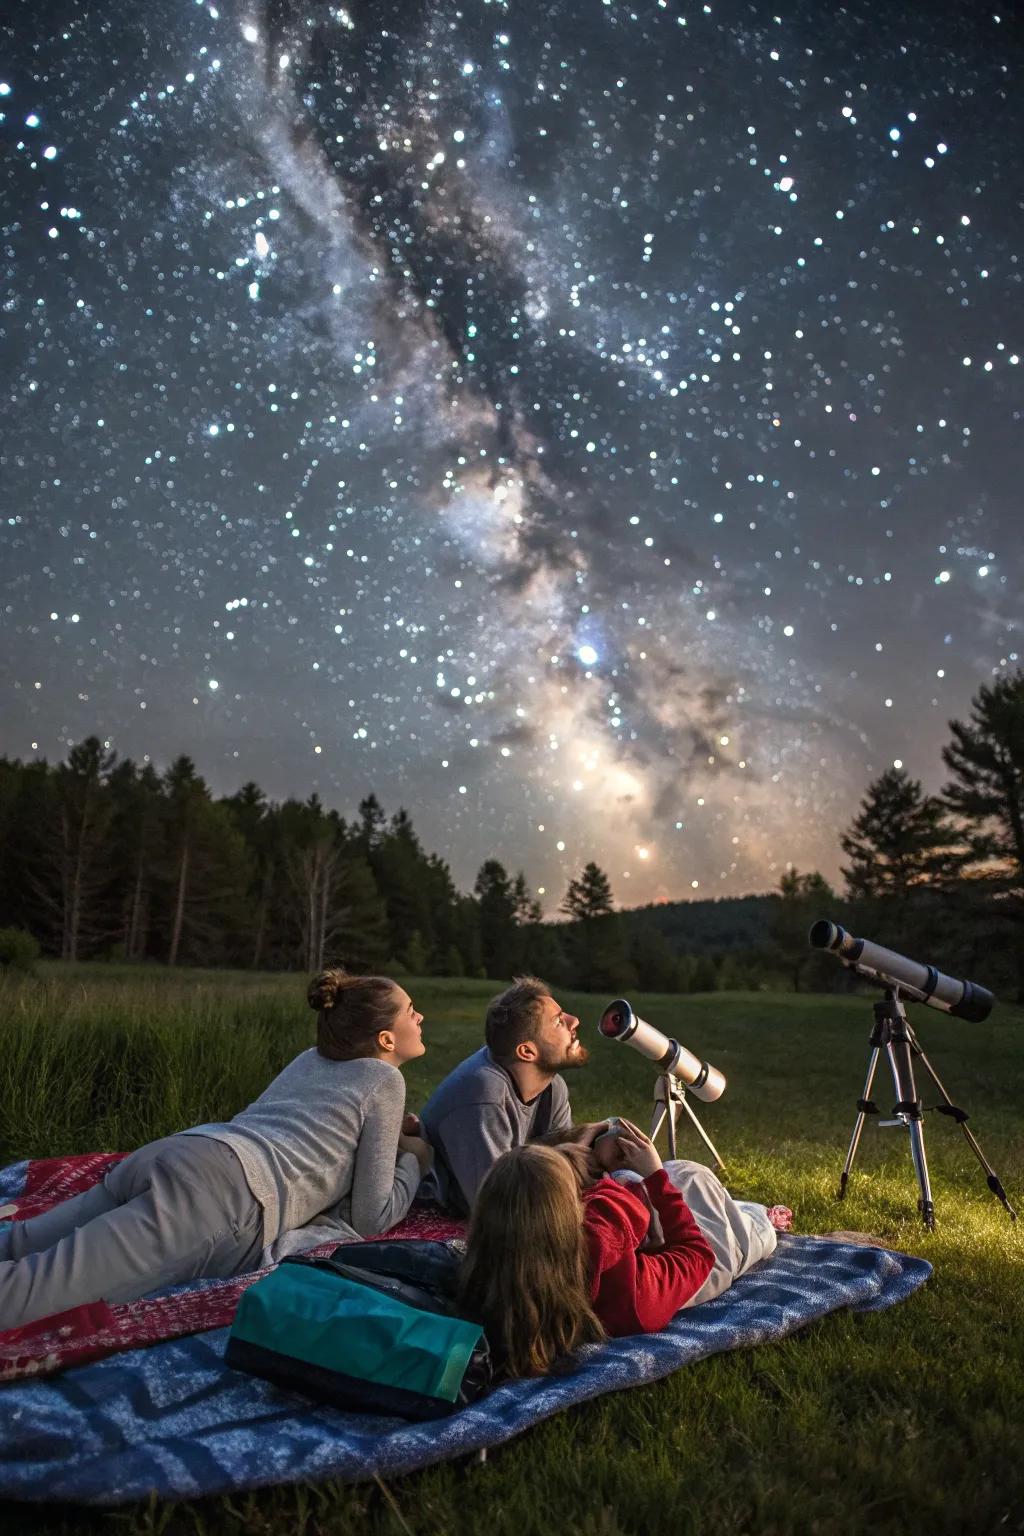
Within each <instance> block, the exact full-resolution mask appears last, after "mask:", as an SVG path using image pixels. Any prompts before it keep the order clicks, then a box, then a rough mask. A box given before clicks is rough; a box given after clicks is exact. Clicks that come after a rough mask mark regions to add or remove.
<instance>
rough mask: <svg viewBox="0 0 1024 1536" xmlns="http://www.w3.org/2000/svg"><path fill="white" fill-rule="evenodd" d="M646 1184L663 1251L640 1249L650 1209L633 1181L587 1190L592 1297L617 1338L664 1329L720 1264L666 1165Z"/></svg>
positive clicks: (611, 1182)
mask: <svg viewBox="0 0 1024 1536" xmlns="http://www.w3.org/2000/svg"><path fill="white" fill-rule="evenodd" d="M643 1187H644V1189H645V1190H646V1192H647V1194H648V1195H649V1197H650V1200H651V1204H652V1205H653V1206H654V1209H655V1210H656V1211H657V1213H658V1215H659V1217H660V1218H661V1226H662V1230H663V1232H664V1234H665V1246H664V1247H663V1248H661V1249H659V1250H658V1251H657V1252H656V1253H639V1252H638V1251H637V1250H638V1249H639V1246H640V1244H641V1243H642V1242H643V1240H644V1238H645V1237H646V1235H647V1227H648V1223H649V1221H650V1212H649V1211H648V1209H647V1207H646V1205H645V1204H644V1202H643V1201H642V1200H641V1199H640V1197H639V1196H638V1195H634V1194H631V1193H630V1190H629V1188H628V1187H627V1186H626V1185H624V1184H618V1183H616V1181H615V1180H614V1179H609V1178H603V1179H598V1181H597V1183H596V1184H595V1185H593V1186H592V1188H590V1189H588V1190H586V1191H585V1192H584V1195H583V1231H584V1234H585V1236H586V1239H587V1250H588V1253H589V1255H590V1273H591V1282H590V1300H591V1303H592V1305H593V1308H594V1311H595V1312H596V1313H597V1315H598V1317H599V1318H600V1320H601V1322H602V1323H603V1324H604V1326H605V1328H606V1329H607V1331H608V1333H609V1335H610V1336H611V1337H612V1338H617V1337H619V1336H620V1335H622V1334H626V1333H655V1332H656V1331H657V1330H658V1329H659V1328H664V1326H665V1324H666V1323H667V1322H669V1320H670V1319H671V1318H672V1317H674V1316H675V1314H676V1313H677V1312H678V1311H679V1308H680V1307H681V1306H683V1305H685V1303H686V1302H688V1301H689V1299H690V1297H691V1296H694V1295H696V1293H697V1292H698V1291H699V1290H700V1288H701V1286H702V1285H703V1284H704V1281H705V1280H706V1279H707V1277H708V1275H709V1274H710V1273H711V1271H712V1269H713V1268H714V1263H715V1256H714V1253H713V1252H712V1250H711V1247H710V1245H709V1243H708V1241H707V1239H706V1238H705V1237H704V1235H703V1233H702V1232H701V1230H700V1228H699V1227H698V1225H697V1223H696V1222H695V1221H694V1219H693V1216H692V1215H691V1214H690V1208H689V1206H688V1205H687V1204H686V1201H685V1200H684V1199H683V1197H682V1195H681V1194H680V1193H679V1191H678V1190H677V1189H675V1188H674V1186H673V1185H672V1184H671V1183H670V1182H669V1177H668V1174H667V1173H666V1172H665V1170H664V1168H659V1169H657V1171H656V1172H654V1173H652V1174H650V1175H649V1176H648V1177H647V1178H646V1179H644V1181H643Z"/></svg>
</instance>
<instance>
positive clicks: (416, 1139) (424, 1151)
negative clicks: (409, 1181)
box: [398, 1131, 434, 1173]
mask: <svg viewBox="0 0 1024 1536" xmlns="http://www.w3.org/2000/svg"><path fill="white" fill-rule="evenodd" d="M398 1150H399V1152H411V1153H412V1155H413V1157H415V1159H416V1161H417V1162H418V1163H419V1165H420V1172H421V1173H426V1172H427V1171H428V1170H429V1169H430V1168H431V1167H433V1163H434V1149H433V1147H432V1146H431V1145H430V1142H429V1141H424V1140H423V1137H422V1136H408V1135H407V1134H406V1133H405V1132H404V1131H403V1132H402V1134H401V1136H399V1138H398Z"/></svg>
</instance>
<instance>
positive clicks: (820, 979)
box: [770, 868, 836, 992]
mask: <svg viewBox="0 0 1024 1536" xmlns="http://www.w3.org/2000/svg"><path fill="white" fill-rule="evenodd" d="M779 897H780V899H779V902H778V904H777V906H776V907H775V909H774V910H773V912H772V916H771V920H770V927H771V934H772V938H773V939H774V941H775V945H776V951H777V955H778V959H779V962H780V964H782V965H783V966H784V967H785V968H786V970H787V971H788V973H789V976H790V978H791V980H792V984H793V991H794V992H799V991H800V986H801V982H807V981H810V982H812V983H813V984H814V985H816V986H821V985H827V978H828V976H829V974H830V973H829V970H828V969H827V967H829V966H830V965H831V964H832V962H831V961H830V960H829V957H828V956H823V955H821V954H820V953H819V952H818V951H812V950H811V949H810V948H809V946H808V938H807V936H808V934H809V932H810V929H811V924H812V923H814V922H816V921H817V919H818V918H820V917H827V916H829V914H830V913H831V912H832V911H833V910H834V909H835V903H836V897H835V892H834V891H833V890H832V887H831V886H830V885H829V883H828V881H827V880H826V879H825V877H824V875H821V874H819V873H818V871H817V870H814V871H813V872H812V873H811V874H808V875H801V874H799V873H798V872H797V870H795V869H792V868H791V869H788V870H787V871H786V873H785V874H784V875H783V876H782V879H781V880H780V881H779ZM812 989H813V988H812Z"/></svg>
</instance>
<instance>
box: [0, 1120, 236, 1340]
mask: <svg viewBox="0 0 1024 1536" xmlns="http://www.w3.org/2000/svg"><path fill="white" fill-rule="evenodd" d="M262 1245H263V1211H262V1208H261V1206H260V1205H259V1202H258V1201H257V1200H256V1198H255V1197H254V1195H253V1194H252V1192H251V1190H250V1189H249V1186H248V1184H247V1183H246V1181H245V1175H244V1173H243V1172H242V1165H241V1163H240V1162H239V1161H238V1158H237V1157H236V1156H235V1154H234V1152H232V1150H231V1148H230V1147H228V1146H225V1145H224V1144H223V1143H222V1142H218V1141H214V1140H213V1139H212V1138H211V1137H207V1136H167V1137H165V1138H164V1139H163V1140H162V1141H154V1142H150V1144H149V1145H148V1146H145V1147H140V1148H139V1150H138V1151H137V1152H133V1153H131V1154H130V1156H128V1157H126V1158H125V1159H124V1160H123V1162H120V1163H117V1164H115V1166H114V1167H113V1168H112V1169H111V1170H110V1172H109V1173H108V1174H107V1175H106V1177H105V1178H104V1179H103V1180H102V1181H101V1182H100V1183H99V1184H96V1185H94V1186H93V1188H92V1189H87V1190H86V1191H85V1192H84V1194H81V1195H75V1196H73V1197H72V1199H70V1200H65V1201H63V1202H62V1203H61V1204H60V1205H56V1206H54V1207H53V1209H52V1210H49V1211H44V1212H43V1214H42V1215H41V1216H32V1217H30V1218H29V1219H28V1220H27V1221H15V1222H12V1223H11V1225H10V1226H9V1227H7V1228H6V1229H5V1230H3V1231H0V1328H14V1327H17V1326H18V1325H19V1324H21V1323H30V1322H33V1321H34V1320H35V1319H36V1318H39V1317H48V1316H49V1315H50V1314H51V1313H52V1312H63V1311H64V1310H65V1309H66V1308H68V1307H77V1306H79V1305H81V1304H82V1303H83V1302H89V1301H100V1300H102V1301H108V1302H118V1301H134V1300H136V1298H137V1297H139V1296H145V1295H147V1294H148V1293H149V1292H150V1291H156V1290H160V1289H161V1288H162V1287H163V1286H165V1285H180V1284H181V1283H182V1282H184V1281H186V1280H197V1279H199V1278H201V1277H203V1278H205V1277H220V1278H225V1277H227V1276H229V1275H237V1274H242V1273H243V1272H244V1271H245V1270H247V1269H255V1268H257V1267H258V1265H259V1259H260V1251H261V1249H262Z"/></svg>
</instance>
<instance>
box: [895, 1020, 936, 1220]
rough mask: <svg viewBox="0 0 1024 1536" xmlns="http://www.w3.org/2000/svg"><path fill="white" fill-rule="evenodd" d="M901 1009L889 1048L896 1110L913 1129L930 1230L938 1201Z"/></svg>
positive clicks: (921, 1205) (921, 1206) (921, 1204)
mask: <svg viewBox="0 0 1024 1536" xmlns="http://www.w3.org/2000/svg"><path fill="white" fill-rule="evenodd" d="M895 1006H896V1009H897V1013H896V1016H895V1017H894V1018H893V1020H892V1024H891V1027H890V1032H889V1039H888V1040H887V1041H886V1045H885V1050H886V1054H887V1056H888V1057H889V1066H890V1068H891V1070H892V1082H893V1087H894V1089H895V1090H896V1108H895V1114H896V1115H897V1117H898V1118H899V1119H900V1120H902V1121H903V1122H904V1124H905V1125H906V1127H907V1130H908V1131H909V1132H910V1155H911V1157H912V1158H913V1160H914V1172H915V1173H916V1174H917V1183H918V1188H919V1189H920V1191H921V1194H920V1198H919V1200H918V1203H917V1208H918V1210H919V1211H920V1212H921V1220H922V1221H923V1222H924V1224H925V1226H926V1227H927V1228H928V1230H929V1232H931V1231H933V1230H934V1227H935V1204H934V1201H933V1200H932V1187H931V1181H930V1179H929V1177H928V1160H927V1158H926V1157H925V1152H924V1125H923V1123H922V1118H921V1101H920V1099H919V1098H918V1097H917V1088H916V1087H915V1084H914V1063H913V1058H912V1056H911V1054H910V1026H909V1024H908V1023H907V1020H906V1015H905V1014H904V1013H903V1010H902V1005H901V1004H900V1003H899V1002H898V1001H897V1003H896V1005H895Z"/></svg>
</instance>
